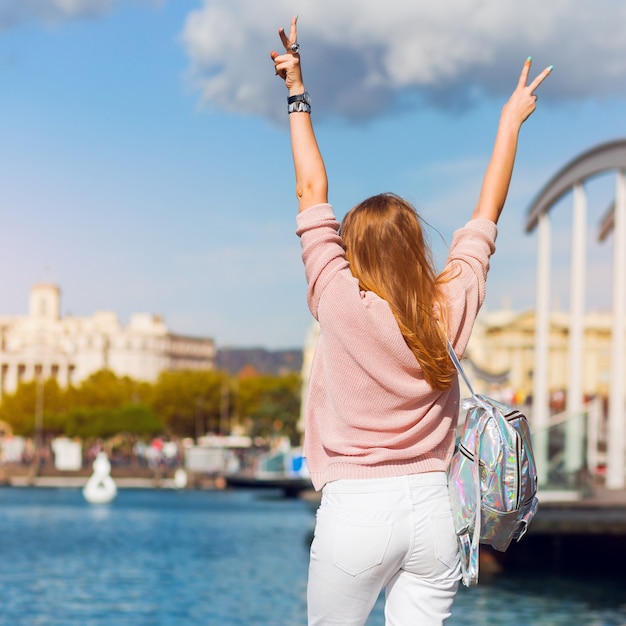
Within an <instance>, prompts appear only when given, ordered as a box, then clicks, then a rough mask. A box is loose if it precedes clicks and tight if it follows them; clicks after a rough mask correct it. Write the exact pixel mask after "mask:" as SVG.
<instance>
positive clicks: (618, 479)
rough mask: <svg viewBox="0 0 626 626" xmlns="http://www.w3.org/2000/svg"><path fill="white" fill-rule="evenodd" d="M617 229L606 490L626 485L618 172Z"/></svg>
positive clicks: (625, 276)
mask: <svg viewBox="0 0 626 626" xmlns="http://www.w3.org/2000/svg"><path fill="white" fill-rule="evenodd" d="M614 216H615V217H614V222H613V223H614V226H613V328H612V336H611V389H610V395H609V423H608V434H607V437H608V441H607V471H606V486H607V487H608V488H609V489H623V488H624V486H625V484H626V467H625V466H626V449H625V445H626V424H625V419H626V410H625V408H626V407H625V405H624V373H625V370H624V316H625V314H626V173H625V172H624V171H618V173H617V184H616V190H615V213H614Z"/></svg>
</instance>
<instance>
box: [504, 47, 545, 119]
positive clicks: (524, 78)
mask: <svg viewBox="0 0 626 626" xmlns="http://www.w3.org/2000/svg"><path fill="white" fill-rule="evenodd" d="M531 63H532V60H531V58H530V57H528V58H527V59H526V62H525V63H524V67H523V68H522V73H521V74H520V77H519V81H518V83H517V87H516V88H515V91H514V92H513V93H512V94H511V97H510V98H509V100H508V102H507V103H506V104H505V105H504V107H503V109H502V114H503V115H506V116H509V115H510V116H512V121H515V122H517V123H519V124H520V125H521V124H522V123H523V122H525V121H526V120H527V119H528V118H529V117H530V115H531V114H532V113H533V111H534V110H535V108H536V106H537V96H536V95H535V93H534V91H535V89H537V87H539V85H541V83H542V82H543V81H544V80H545V78H546V77H547V76H548V74H550V72H551V71H552V65H550V67H546V69H545V70H543V72H541V74H539V75H538V76H537V77H536V78H535V80H533V81H532V82H531V83H530V85H529V84H527V83H528V75H529V74H530V66H531Z"/></svg>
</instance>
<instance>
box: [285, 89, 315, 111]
mask: <svg viewBox="0 0 626 626" xmlns="http://www.w3.org/2000/svg"><path fill="white" fill-rule="evenodd" d="M287 112H288V113H310V112H311V97H310V96H309V92H308V91H305V92H304V93H299V94H296V95H295V96H289V97H288V98H287Z"/></svg>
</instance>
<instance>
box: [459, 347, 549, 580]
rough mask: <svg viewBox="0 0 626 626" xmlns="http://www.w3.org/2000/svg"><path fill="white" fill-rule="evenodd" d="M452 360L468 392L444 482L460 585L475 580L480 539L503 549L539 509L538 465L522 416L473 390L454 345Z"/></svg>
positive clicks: (484, 542)
mask: <svg viewBox="0 0 626 626" xmlns="http://www.w3.org/2000/svg"><path fill="white" fill-rule="evenodd" d="M449 352H450V358H451V359H452V361H453V362H454V364H455V366H456V368H457V370H458V372H459V374H460V375H461V376H462V378H463V380H464V381H465V383H466V385H467V387H468V389H469V390H470V393H471V394H472V396H471V397H470V398H467V399H466V400H463V404H462V406H463V409H465V410H466V411H467V413H466V416H465V424H464V425H463V431H462V433H461V437H460V439H459V441H458V447H457V450H456V451H455V453H454V455H453V457H452V461H451V463H450V469H449V471H448V482H449V489H450V503H451V506H452V514H453V518H454V526H455V530H456V534H457V538H458V541H459V550H460V554H461V571H462V576H463V577H462V580H463V584H464V585H465V586H467V587H472V586H474V585H476V584H478V555H479V543H483V544H487V545H490V546H491V547H492V548H494V549H495V550H499V551H500V552H504V551H505V550H506V549H507V548H508V547H509V545H510V544H511V541H512V540H513V539H515V540H516V541H519V540H520V539H521V538H522V537H523V536H524V534H525V533H526V529H527V528H528V524H529V523H530V521H531V520H532V518H533V517H534V515H535V513H536V512H537V504H538V503H537V469H536V466H535V459H534V455H533V450H532V443H531V438H530V428H529V426H528V420H527V419H526V417H525V416H524V415H523V414H522V413H520V412H519V411H517V410H516V409H513V408H510V407H507V406H506V405H504V404H502V403H500V402H497V401H496V400H493V399H492V398H487V397H486V396H483V395H480V394H475V393H474V391H473V389H472V387H471V385H470V384H469V381H468V379H467V376H466V375H465V372H464V371H463V368H462V367H461V364H460V363H459V361H458V359H457V357H456V354H455V353H454V350H453V349H452V346H451V345H449Z"/></svg>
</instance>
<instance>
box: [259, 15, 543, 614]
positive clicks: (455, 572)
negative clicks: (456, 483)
mask: <svg viewBox="0 0 626 626" xmlns="http://www.w3.org/2000/svg"><path fill="white" fill-rule="evenodd" d="M279 36H280V39H281V42H282V44H283V46H284V48H285V52H284V53H282V54H279V53H278V52H276V51H273V52H272V53H271V58H272V59H273V61H274V67H275V73H276V74H277V75H279V76H280V77H281V78H283V79H284V80H285V84H286V86H287V89H288V90H289V97H288V111H289V124H290V132H291V145H292V151H293V160H294V167H295V174H296V195H297V198H298V202H299V215H298V218H297V223H298V230H297V233H298V235H299V236H300V238H301V243H302V249H303V252H302V256H303V260H304V265H305V270H306V276H307V282H308V292H307V297H308V304H309V307H310V309H311V312H312V313H313V316H314V317H315V318H316V319H317V320H318V321H319V324H320V336H319V340H318V345H317V349H316V353H315V357H314V360H313V365H312V369H311V376H310V381H309V396H308V400H307V407H306V425H305V436H304V443H305V454H306V457H307V463H308V467H309V469H310V472H311V477H312V480H313V485H314V486H315V488H316V489H318V490H319V489H321V490H322V501H321V505H320V508H319V510H318V512H317V520H316V527H315V537H314V540H313V543H312V545H311V560H310V566H309V582H308V591H307V595H308V619H309V624H310V625H320V624H341V625H342V626H352V625H355V626H356V625H358V624H365V622H366V620H367V617H368V615H369V613H370V612H371V610H372V607H373V606H374V603H375V602H376V599H377V598H378V595H379V593H380V592H381V591H382V589H385V592H386V601H385V617H386V624H387V625H394V626H397V625H401V624H407V625H408V624H411V625H417V624H419V625H420V626H430V625H438V624H442V623H443V622H444V621H445V619H446V618H447V617H449V615H450V610H451V606H452V602H453V600H454V596H455V594H456V591H457V588H458V584H459V579H460V565H459V555H458V547H457V542H456V536H455V533H454V528H453V523H452V515H451V511H450V503H449V497H448V487H447V480H446V479H447V474H446V470H447V468H448V464H449V461H450V458H451V455H452V451H453V448H454V432H455V426H456V423H457V416H458V410H459V387H458V382H457V379H456V376H455V369H454V366H453V365H452V363H451V361H450V359H449V357H448V354H447V342H446V337H449V338H450V340H451V342H452V344H453V346H454V349H455V351H456V353H457V354H458V355H459V356H461V355H462V354H463V352H464V350H465V348H466V346H467V342H468V340H469V337H470V334H471V330H472V326H473V324H474V320H475V318H476V315H477V313H478V310H479V308H480V306H481V304H482V302H483V299H484V294H485V280H486V275H487V270H488V268H489V258H490V256H491V254H492V253H493V252H494V250H495V245H494V243H495V238H496V223H497V221H498V218H499V216H500V213H501V211H502V208H503V206H504V201H505V198H506V194H507V191H508V187H509V182H510V179H511V174H512V171H513V162H514V159H515V153H516V149H517V137H518V133H519V130H520V127H521V125H522V123H523V122H524V121H525V120H526V119H527V118H528V116H529V115H530V114H531V113H532V112H533V111H534V109H535V105H536V96H534V95H533V91H534V90H535V89H536V88H537V87H538V86H539V84H540V83H541V82H542V81H543V80H544V79H545V78H546V76H547V75H548V74H549V73H550V71H551V69H552V68H551V67H550V68H547V69H545V70H544V71H543V72H542V73H541V74H540V75H539V76H538V77H537V78H536V79H535V80H534V81H532V82H531V83H530V84H527V82H528V75H529V70H530V58H529V59H528V60H527V61H526V63H525V64H524V67H523V69H522V73H521V76H520V79H519V82H518V85H517V87H516V89H515V91H514V92H513V94H512V96H511V97H510V99H509V101H508V102H507V103H506V105H505V106H504V107H503V109H502V113H501V117H500V123H499V126H498V132H497V136H496V140H495V145H494V149H493V154H492V157H491V160H490V163H489V166H488V168H487V172H486V175H485V178H484V181H483V185H482V189H481V192H480V197H479V199H478V203H477V204H476V208H475V209H474V212H473V215H472V218H471V220H470V221H469V222H468V224H467V225H466V226H464V227H463V228H460V229H459V230H457V231H456V232H455V234H454V237H453V241H452V245H451V248H450V253H449V257H448V260H447V263H446V266H445V268H444V270H443V272H442V273H441V274H439V275H437V274H436V272H435V270H434V267H433V263H432V260H431V254H430V250H429V249H428V247H427V246H426V244H425V242H424V237H423V234H422V228H421V223H420V219H419V217H418V216H417V215H416V213H415V210H414V209H413V208H412V207H411V206H410V205H409V204H408V203H407V202H405V201H404V200H402V199H401V198H399V197H398V196H395V195H393V194H381V195H378V196H374V197H372V198H368V199H367V200H365V201H363V202H361V203H360V204H358V205H357V206H356V207H354V208H353V209H352V210H351V211H350V212H349V213H348V214H347V215H346V217H345V218H344V220H343V223H342V224H341V228H340V227H339V224H338V222H337V220H336V219H335V216H334V214H333V210H332V207H331V206H330V205H329V204H328V197H327V196H328V182H327V177H326V171H325V168H324V162H323V160H322V156H321V154H320V151H319V148H318V145H317V141H316V139H315V134H314V132H313V127H312V124H311V116H310V112H311V106H310V100H309V98H308V94H307V93H306V90H305V86H304V82H303V79H302V73H301V69H300V55H299V45H298V43H297V29H296V18H294V19H293V20H292V22H291V28H290V32H289V35H287V34H286V33H285V31H284V30H283V29H281V30H280V31H279Z"/></svg>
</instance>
